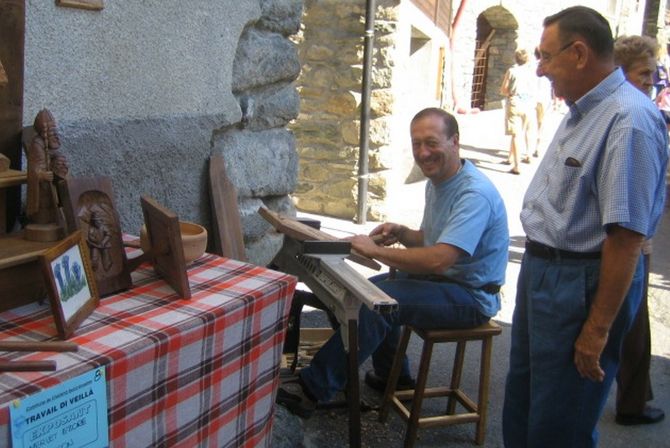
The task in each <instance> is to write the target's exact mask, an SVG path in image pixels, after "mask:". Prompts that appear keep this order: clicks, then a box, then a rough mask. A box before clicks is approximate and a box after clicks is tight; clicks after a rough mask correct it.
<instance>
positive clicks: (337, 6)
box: [292, 0, 666, 221]
mask: <svg viewBox="0 0 670 448" xmlns="http://www.w3.org/2000/svg"><path fill="white" fill-rule="evenodd" d="M575 4H581V5H586V6H590V7H592V8H594V9H596V10H598V11H599V12H601V13H602V14H603V15H604V16H605V17H606V18H607V19H608V20H609V21H610V24H611V27H612V31H613V33H614V34H615V36H619V35H623V34H640V33H642V32H643V30H644V33H645V34H649V35H652V36H655V37H656V36H657V37H659V39H660V40H661V41H664V39H665V37H664V35H663V32H664V25H665V22H664V20H665V17H664V13H665V10H666V5H665V2H662V1H661V0H648V1H647V2H645V1H634V2H633V1H624V0H600V1H598V0H592V1H581V2H571V1H563V0H546V1H543V2H527V1H523V0H379V1H377V2H376V11H375V27H374V51H373V60H372V65H371V67H372V75H371V77H372V86H371V89H372V91H371V101H370V106H371V107H370V109H371V110H370V117H369V119H370V121H369V127H370V132H369V159H368V165H369V172H368V173H367V174H365V173H364V174H363V175H365V176H367V179H368V190H369V191H368V195H367V203H368V208H367V216H366V217H365V218H366V219H372V220H383V219H384V217H385V216H386V214H387V207H389V206H392V204H393V203H394V202H395V199H394V195H395V193H394V192H395V191H397V190H398V188H399V187H400V186H402V184H403V183H406V182H412V181H414V180H417V179H418V178H420V173H417V171H418V170H417V169H415V168H414V167H413V161H412V156H411V148H410V144H409V143H410V142H409V120H410V119H411V117H412V116H413V115H414V114H415V113H416V112H417V111H419V110H420V109H423V108H424V107H429V106H437V107H442V108H444V109H446V110H449V111H454V112H456V113H468V112H471V111H473V110H482V109H483V110H487V109H495V108H500V107H501V101H502V97H501V95H500V93H499V88H500V84H501V82H502V78H503V76H504V74H505V71H506V70H507V69H508V68H509V67H510V66H511V65H513V63H514V51H515V50H516V49H517V48H518V47H524V48H527V49H528V50H530V51H531V52H532V51H533V49H534V47H535V46H536V45H537V44H538V43H539V38H540V35H541V32H542V20H543V18H544V17H546V16H548V15H550V14H553V13H555V12H558V11H559V10H561V9H564V8H566V7H568V6H572V5H575ZM365 7H366V1H364V0H314V1H308V2H306V3H305V11H304V15H303V25H302V30H301V33H300V34H299V37H298V39H297V42H298V46H299V54H300V62H301V66H302V72H301V75H300V77H299V79H298V82H297V84H298V89H299V91H300V97H301V111H300V115H299V117H298V119H297V120H296V121H295V122H294V124H293V125H292V129H293V130H294V131H295V134H296V138H297V142H298V143H297V148H298V153H299V156H300V170H299V178H298V186H297V189H296V192H295V193H294V195H293V198H294V202H295V204H296V206H297V208H298V209H299V210H303V211H306V212H311V213H317V214H324V215H330V216H335V217H339V218H344V219H353V218H356V219H358V220H359V221H360V220H361V217H358V216H357V213H358V207H357V205H358V204H357V202H358V201H357V196H358V185H359V165H360V157H359V132H360V123H361V110H360V106H361V84H362V81H363V76H362V73H363V62H364V61H363V54H364V51H363V50H364V38H363V37H364V33H365ZM502 146H504V144H503V143H502V142H501V147H502Z"/></svg>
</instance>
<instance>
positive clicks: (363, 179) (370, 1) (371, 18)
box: [356, 0, 376, 224]
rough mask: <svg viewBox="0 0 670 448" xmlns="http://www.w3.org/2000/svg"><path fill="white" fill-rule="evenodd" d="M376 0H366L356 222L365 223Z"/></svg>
mask: <svg viewBox="0 0 670 448" xmlns="http://www.w3.org/2000/svg"><path fill="white" fill-rule="evenodd" d="M375 9H376V5H375V0H366V6H365V48H364V54H363V86H362V89H361V134H360V138H359V150H358V214H357V216H356V222H357V223H358V224H365V223H366V220H367V215H368V174H369V173H368V170H369V169H368V145H369V141H370V138H369V133H370V132H369V131H370V88H371V86H370V78H371V71H372V50H373V48H374V37H375Z"/></svg>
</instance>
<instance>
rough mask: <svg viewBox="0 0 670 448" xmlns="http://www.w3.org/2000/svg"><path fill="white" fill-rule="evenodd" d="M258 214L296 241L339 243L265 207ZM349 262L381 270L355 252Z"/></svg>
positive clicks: (329, 236)
mask: <svg viewBox="0 0 670 448" xmlns="http://www.w3.org/2000/svg"><path fill="white" fill-rule="evenodd" d="M258 214H259V215H261V216H262V217H263V218H264V219H265V220H266V221H267V222H269V223H270V224H272V225H273V227H274V228H276V229H277V230H278V231H280V232H281V233H283V234H284V235H287V236H290V237H291V238H294V239H296V240H298V241H310V240H311V241H332V242H336V241H341V240H340V239H339V238H337V237H334V236H333V235H330V234H328V233H326V232H323V231H321V230H318V229H315V228H314V227H310V226H308V225H306V224H303V223H301V222H299V221H297V220H295V219H293V218H289V217H287V216H282V215H280V214H279V213H276V212H273V211H272V210H269V209H267V208H265V207H261V208H260V209H259V210H258ZM346 258H348V259H349V260H351V261H353V262H355V263H358V264H360V265H363V266H367V267H369V268H370V269H374V270H375V271H378V270H380V269H381V265H380V264H379V263H377V262H376V261H374V260H372V259H370V258H368V257H366V256H365V255H361V254H359V253H358V252H356V251H355V250H351V252H350V253H349V255H347V257H346Z"/></svg>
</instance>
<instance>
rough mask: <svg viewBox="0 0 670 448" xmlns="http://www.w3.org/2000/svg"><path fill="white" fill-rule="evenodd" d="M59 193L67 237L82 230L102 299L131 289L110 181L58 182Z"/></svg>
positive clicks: (74, 179)
mask: <svg viewBox="0 0 670 448" xmlns="http://www.w3.org/2000/svg"><path fill="white" fill-rule="evenodd" d="M58 193H59V196H60V198H61V202H62V204H63V212H64V215H65V221H66V224H67V231H68V233H72V232H74V231H76V230H81V233H82V235H83V236H84V238H85V239H86V242H87V244H88V250H89V259H90V261H91V268H92V269H93V274H94V276H95V280H96V283H97V285H98V293H99V294H100V297H105V296H106V295H109V294H112V293H115V292H118V291H123V290H126V289H129V288H130V287H131V286H132V279H131V277H130V269H129V267H128V259H127V257H126V251H125V249H124V246H123V235H122V232H121V221H120V219H119V215H118V213H117V212H116V207H115V206H114V193H113V190H112V181H111V179H110V178H108V177H104V176H99V177H71V178H69V179H67V180H65V181H62V182H59V184H58Z"/></svg>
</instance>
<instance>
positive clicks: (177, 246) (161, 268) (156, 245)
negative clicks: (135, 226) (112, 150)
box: [140, 195, 191, 299]
mask: <svg viewBox="0 0 670 448" xmlns="http://www.w3.org/2000/svg"><path fill="white" fill-rule="evenodd" d="M140 205H141V206H142V214H143V215H144V225H145V226H146V228H147V237H148V238H149V245H150V247H151V250H150V251H149V258H150V259H151V262H152V264H153V265H154V270H155V271H156V273H157V274H158V275H159V276H160V277H161V278H162V279H163V280H165V281H166V282H167V283H168V284H169V285H170V286H171V287H172V289H174V290H175V291H176V292H177V294H179V296H180V297H181V298H182V299H190V298H191V288H190V285H189V283H188V275H187V273H186V261H185V259H184V249H183V246H182V241H181V233H180V232H179V218H178V217H177V215H176V214H175V213H174V212H173V211H172V210H169V209H167V208H165V207H163V206H162V205H161V204H159V203H158V202H157V201H156V200H155V199H154V198H152V197H150V196H146V195H142V196H140Z"/></svg>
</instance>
